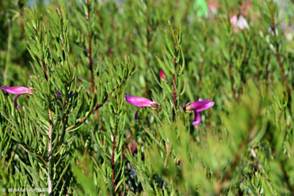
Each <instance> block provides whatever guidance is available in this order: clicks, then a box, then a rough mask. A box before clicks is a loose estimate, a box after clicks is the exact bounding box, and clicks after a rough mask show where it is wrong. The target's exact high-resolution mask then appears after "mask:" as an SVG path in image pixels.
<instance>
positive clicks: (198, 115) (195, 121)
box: [192, 110, 201, 126]
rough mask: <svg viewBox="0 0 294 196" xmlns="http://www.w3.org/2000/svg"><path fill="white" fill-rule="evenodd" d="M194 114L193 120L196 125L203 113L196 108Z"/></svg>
mask: <svg viewBox="0 0 294 196" xmlns="http://www.w3.org/2000/svg"><path fill="white" fill-rule="evenodd" d="M194 115H195V117H194V120H193V123H192V124H193V125H194V126H197V125H198V124H199V123H200V121H201V115H200V113H199V112H197V111H195V110H194Z"/></svg>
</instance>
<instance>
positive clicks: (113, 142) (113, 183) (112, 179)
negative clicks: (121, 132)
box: [111, 127, 116, 195]
mask: <svg viewBox="0 0 294 196" xmlns="http://www.w3.org/2000/svg"><path fill="white" fill-rule="evenodd" d="M114 129H115V127H114ZM115 145H116V143H115V130H113V141H112V155H111V169H112V172H111V173H112V175H111V181H112V185H113V188H114V193H113V194H114V195H115V182H114V180H115V179H114V175H115V174H114V169H115V164H114V156H115Z"/></svg>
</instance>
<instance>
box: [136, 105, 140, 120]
mask: <svg viewBox="0 0 294 196" xmlns="http://www.w3.org/2000/svg"><path fill="white" fill-rule="evenodd" d="M140 109H141V108H139V109H138V110H137V111H136V113H135V120H136V121H137V122H138V121H139V119H138V112H139V110H140Z"/></svg>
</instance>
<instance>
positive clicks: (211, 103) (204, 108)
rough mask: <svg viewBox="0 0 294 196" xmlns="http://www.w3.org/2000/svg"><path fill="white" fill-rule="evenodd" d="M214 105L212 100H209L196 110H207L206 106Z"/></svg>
mask: <svg viewBox="0 0 294 196" xmlns="http://www.w3.org/2000/svg"><path fill="white" fill-rule="evenodd" d="M213 105H214V102H209V103H207V104H205V105H203V106H202V107H201V108H198V109H197V112H201V111H203V110H207V109H208V108H211V107H212V106H213Z"/></svg>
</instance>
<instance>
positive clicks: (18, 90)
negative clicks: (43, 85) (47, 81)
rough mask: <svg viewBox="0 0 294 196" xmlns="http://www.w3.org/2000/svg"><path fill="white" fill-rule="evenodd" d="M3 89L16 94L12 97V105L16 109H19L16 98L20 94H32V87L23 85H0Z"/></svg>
mask: <svg viewBox="0 0 294 196" xmlns="http://www.w3.org/2000/svg"><path fill="white" fill-rule="evenodd" d="M0 88H1V89H2V90H3V91H5V92H7V93H10V94H15V95H17V96H16V97H15V99H14V105H15V107H16V108H17V109H19V107H18V105H17V98H18V97H19V96H20V95H21V94H29V95H31V94H33V89H31V88H26V87H23V86H13V87H9V86H2V87H0Z"/></svg>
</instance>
